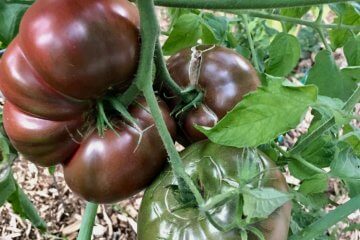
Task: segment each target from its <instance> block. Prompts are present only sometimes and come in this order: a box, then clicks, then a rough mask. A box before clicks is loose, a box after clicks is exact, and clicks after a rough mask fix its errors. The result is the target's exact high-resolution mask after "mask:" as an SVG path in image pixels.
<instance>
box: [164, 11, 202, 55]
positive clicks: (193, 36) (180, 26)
mask: <svg viewBox="0 0 360 240" xmlns="http://www.w3.org/2000/svg"><path fill="white" fill-rule="evenodd" d="M201 20H202V19H201V17H200V16H198V15H196V14H193V13H189V14H184V15H181V16H180V17H179V18H178V19H177V20H176V22H175V24H174V28H173V30H172V31H171V33H170V35H169V38H168V39H167V40H166V42H165V43H164V46H163V50H164V54H165V55H172V54H174V53H176V52H178V51H179V50H181V49H183V48H187V47H191V46H194V45H195V44H196V43H197V41H198V40H199V39H200V38H201V36H202V28H201V25H202V24H201Z"/></svg>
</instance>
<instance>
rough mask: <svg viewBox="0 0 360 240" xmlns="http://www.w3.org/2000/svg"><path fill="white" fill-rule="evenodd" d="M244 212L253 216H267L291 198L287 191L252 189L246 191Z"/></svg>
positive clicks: (249, 216)
mask: <svg viewBox="0 0 360 240" xmlns="http://www.w3.org/2000/svg"><path fill="white" fill-rule="evenodd" d="M243 198H244V214H245V215H246V216H247V217H248V219H251V218H266V217H268V216H269V215H270V214H271V213H272V212H274V211H275V210H276V209H277V208H279V207H280V206H282V205H284V203H286V202H287V201H289V200H291V196H290V195H289V194H287V193H283V192H279V191H277V190H275V189H273V188H262V189H251V190H247V191H245V193H244V195H243Z"/></svg>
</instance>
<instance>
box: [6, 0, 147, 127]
mask: <svg viewBox="0 0 360 240" xmlns="http://www.w3.org/2000/svg"><path fill="white" fill-rule="evenodd" d="M139 38H140V37H139V13H138V10H137V8H136V7H135V5H133V4H132V3H130V2H128V1H127V0H78V1H73V0H62V1H52V0H38V1H36V2H35V3H34V4H33V5H32V6H31V7H30V8H29V9H28V11H27V12H26V13H25V15H24V17H23V19H22V21H21V24H20V28H19V34H18V36H17V37H16V39H15V40H14V41H13V42H12V43H11V44H10V46H9V47H8V49H7V51H6V52H5V54H4V56H3V58H2V63H1V65H0V76H1V77H0V88H1V90H2V92H3V94H4V95H5V97H6V98H7V99H8V100H10V101H11V102H12V103H13V104H14V105H16V106H18V107H19V108H21V109H22V110H23V111H25V112H28V113H30V114H32V115H35V116H39V117H42V118H45V119H52V120H65V119H71V118H74V117H75V116H77V115H80V114H82V113H83V111H85V110H86V109H89V108H90V107H91V102H90V100H92V99H95V98H98V97H100V96H102V95H103V94H104V93H105V92H106V90H107V89H109V88H115V89H117V90H119V91H123V90H124V89H125V88H127V87H128V86H129V85H130V83H131V82H132V80H133V76H134V73H135V71H136V68H137V64H138V55H139V49H140V46H139V45H140V44H139Z"/></svg>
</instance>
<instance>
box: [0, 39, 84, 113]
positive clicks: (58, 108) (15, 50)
mask: <svg viewBox="0 0 360 240" xmlns="http://www.w3.org/2000/svg"><path fill="white" fill-rule="evenodd" d="M0 89H1V92H2V93H3V94H4V95H5V96H6V99H7V101H11V103H12V104H14V105H16V106H17V107H19V108H20V109H22V111H24V112H27V113H29V114H31V115H34V116H38V117H40V118H46V119H48V120H50V119H51V120H67V119H71V118H74V117H76V116H79V115H81V114H82V113H83V112H84V111H87V110H88V108H89V107H90V105H91V102H90V101H80V100H75V99H73V98H70V97H67V96H65V95H63V94H61V93H59V92H58V91H56V90H55V89H53V88H52V87H50V86H49V85H48V84H47V83H46V81H45V80H44V78H43V77H42V76H40V75H39V73H38V72H37V70H36V69H35V68H34V67H33V66H31V64H30V63H29V62H28V60H27V58H26V56H25V55H24V52H23V50H22V49H21V48H20V46H19V44H18V38H15V39H14V40H13V42H12V44H11V45H10V46H9V47H8V48H7V50H6V53H5V55H4V56H3V58H2V63H0Z"/></svg>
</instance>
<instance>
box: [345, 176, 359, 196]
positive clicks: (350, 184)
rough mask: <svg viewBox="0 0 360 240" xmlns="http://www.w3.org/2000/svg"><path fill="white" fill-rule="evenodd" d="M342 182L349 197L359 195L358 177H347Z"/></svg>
mask: <svg viewBox="0 0 360 240" xmlns="http://www.w3.org/2000/svg"><path fill="white" fill-rule="evenodd" d="M344 182H345V184H346V187H347V189H348V191H349V196H350V197H351V198H353V197H355V196H357V195H360V179H347V180H345V181H344Z"/></svg>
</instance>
